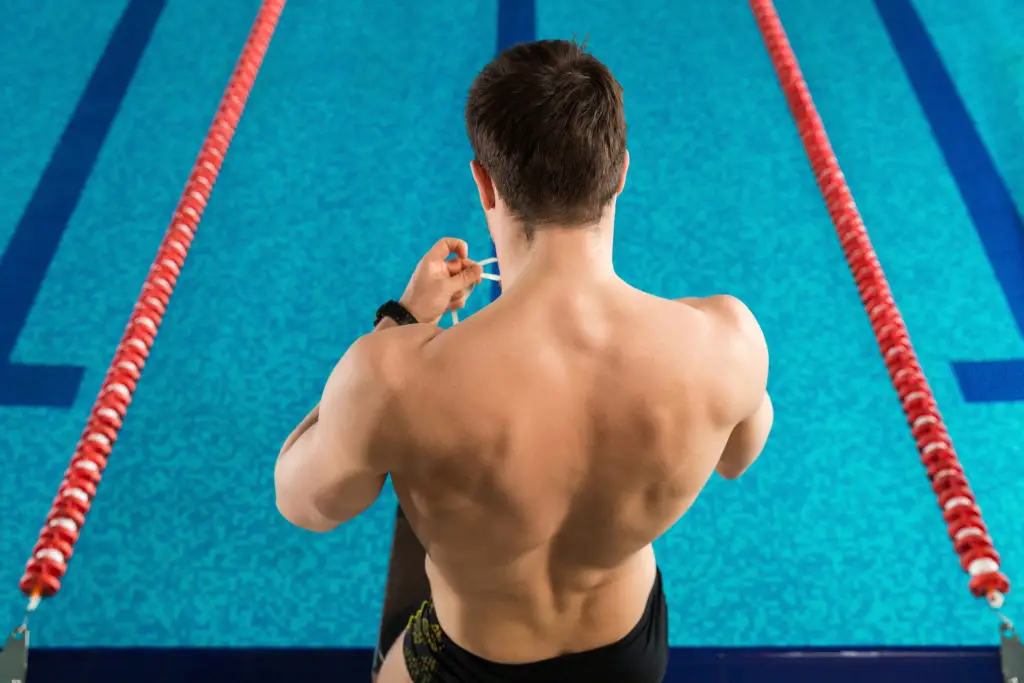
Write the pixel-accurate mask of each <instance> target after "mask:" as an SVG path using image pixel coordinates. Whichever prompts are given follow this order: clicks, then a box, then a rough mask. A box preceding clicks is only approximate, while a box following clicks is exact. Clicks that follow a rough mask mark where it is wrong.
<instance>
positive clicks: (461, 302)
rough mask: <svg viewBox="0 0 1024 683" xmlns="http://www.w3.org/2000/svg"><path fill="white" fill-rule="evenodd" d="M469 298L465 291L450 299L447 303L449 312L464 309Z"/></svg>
mask: <svg viewBox="0 0 1024 683" xmlns="http://www.w3.org/2000/svg"><path fill="white" fill-rule="evenodd" d="M468 298H469V293H468V292H467V291H466V290H462V291H461V292H459V293H458V294H456V295H455V296H453V297H452V298H451V300H450V301H449V302H448V310H449V311H457V310H459V309H462V308H465V307H466V300H467V299H468Z"/></svg>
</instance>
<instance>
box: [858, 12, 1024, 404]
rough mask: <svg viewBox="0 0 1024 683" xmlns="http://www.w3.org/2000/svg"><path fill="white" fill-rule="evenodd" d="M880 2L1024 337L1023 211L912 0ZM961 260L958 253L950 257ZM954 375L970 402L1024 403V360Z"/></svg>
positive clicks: (967, 366)
mask: <svg viewBox="0 0 1024 683" xmlns="http://www.w3.org/2000/svg"><path fill="white" fill-rule="evenodd" d="M874 3H875V7H876V8H877V9H878V14H879V15H880V16H881V18H882V21H883V23H884V24H885V28H886V30H887V31H888V32H889V39H890V40H891V41H892V44H893V46H894V47H895V48H896V53H897V54H898V55H899V58H900V61H901V62H903V68H904V69H905V70H906V72H907V76H908V77H909V78H910V83H911V85H912V86H913V88H914V92H916V93H917V99H918V101H920V103H921V107H922V108H923V109H924V113H925V117H926V118H927V119H928V123H929V125H930V126H931V129H932V134H933V135H934V136H935V140H936V142H938V144H939V148H940V149H941V150H942V155H943V156H944V157H945V158H946V164H947V165H948V166H949V170H950V173H951V174H952V176H953V180H954V181H955V182H956V184H957V187H959V188H960V196H961V197H962V198H963V201H964V204H965V205H966V207H967V211H968V212H969V213H970V216H971V221H972V222H973V223H974V229H975V230H976V231H977V233H978V238H979V239H980V240H981V244H982V247H983V248H984V249H985V254H986V255H987V256H988V260H989V261H990V262H991V263H992V270H993V271H994V272H995V276H996V280H997V281H998V282H999V286H1000V287H1002V289H1003V295H1004V296H1005V297H1006V301H1007V303H1008V304H1009V305H1010V311H1011V312H1012V313H1013V319H1014V321H1016V323H1017V329H1018V331H1020V333H1021V334H1022V335H1024V224H1022V221H1021V216H1020V212H1018V211H1017V207H1016V206H1014V203H1013V197H1012V195H1011V194H1010V191H1009V189H1007V187H1006V183H1005V182H1003V179H1002V177H1001V176H1000V175H999V171H998V169H997V168H996V165H995V162H994V161H993V160H992V156H991V155H990V154H989V153H988V149H986V147H985V143H984V142H983V141H982V139H981V136H980V135H979V134H978V130H977V128H975V126H974V122H973V121H972V120H971V116H970V114H969V113H968V112H967V107H966V106H965V105H964V102H963V100H962V99H961V98H960V95H959V93H958V92H957V90H956V86H955V85H954V84H953V79H952V78H951V77H950V75H949V72H948V71H947V70H946V67H945V65H944V64H943V63H942V58H941V57H940V56H939V52H938V50H936V49H935V45H934V44H933V43H932V41H931V38H930V37H929V35H928V31H927V29H925V26H924V22H922V21H921V18H920V17H919V16H918V14H917V12H916V11H915V10H914V6H913V4H911V0H874ZM1022 144H1024V143H1022ZM936 229H937V230H941V229H942V226H936ZM954 258H955V255H954V254H951V255H950V259H954ZM954 267H955V266H954ZM966 294H967V295H968V296H970V293H969V292H968V293H966ZM937 305H941V302H940V303H938V304H937ZM953 372H954V373H955V374H956V378H957V382H959V384H960V391H961V393H962V394H963V396H964V399H965V400H966V401H967V402H968V403H987V402H997V401H1024V359H1020V358H1018V359H1013V360H1000V361H970V362H955V363H953Z"/></svg>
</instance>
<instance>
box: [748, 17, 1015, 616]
mask: <svg viewBox="0 0 1024 683" xmlns="http://www.w3.org/2000/svg"><path fill="white" fill-rule="evenodd" d="M750 7H751V9H752V10H753V12H754V18H755V19H756V20H757V26H758V28H759V29H760V31H761V35H762V37H763V38H764V42H765V46H766V47H767V48H768V54H769V56H770V57H771V61H772V64H773V65H774V67H775V73H776V75H777V76H778V78H779V83H780V84H781V86H782V91H783V93H784V94H785V96H786V100H787V102H789V109H790V112H791V113H792V115H793V120H794V121H795V122H796V126H797V129H798V130H799V132H800V139H801V140H802V141H803V145H804V149H805V150H806V152H807V157H808V159H809V160H810V162H811V168H812V169H813V170H814V175H815V177H816V178H817V181H818V187H819V189H820V190H821V194H822V196H823V197H824V199H825V205H826V206H827V207H828V212H829V215H830V216H831V217H832V222H833V224H834V225H835V228H836V232H837V233H838V235H839V241H840V243H841V245H842V249H843V254H844V255H845V256H846V262H847V264H848V265H849V267H850V271H851V273H852V274H853V279H854V281H855V282H856V284H857V290H858V291H859V292H860V298H861V301H862V302H863V304H864V309H865V310H866V311H867V314H868V318H869V319H870V321H871V328H872V330H873V331H874V333H875V337H876V338H877V339H878V347H879V350H880V351H881V352H882V357H883V358H884V360H885V365H886V367H887V368H888V369H889V376H890V377H891V378H892V383H893V386H894V387H895V388H896V393H897V394H898V395H899V398H900V403H901V404H902V406H903V411H904V413H906V416H907V421H908V423H909V424H910V429H911V433H912V434H913V437H914V440H915V441H916V442H917V450H918V453H919V454H920V456H921V463H922V464H923V465H924V466H925V468H926V469H927V471H928V479H929V481H930V482H931V486H932V490H933V491H934V492H935V495H936V496H937V497H938V499H939V506H940V507H941V508H942V514H943V517H944V519H945V521H946V525H947V531H948V533H949V537H950V539H951V540H952V541H953V548H954V550H956V553H957V555H959V556H960V566H961V567H963V569H964V571H965V572H967V573H968V574H969V575H970V576H971V580H970V584H969V585H970V589H971V593H973V594H974V595H975V596H977V597H986V598H988V600H989V603H990V604H992V606H993V607H996V608H998V607H999V606H1001V604H1002V601H1003V596H1004V595H1005V594H1006V593H1008V592H1009V590H1010V582H1009V580H1008V579H1007V578H1006V576H1005V575H1004V574H1003V573H1002V572H1001V571H1000V560H999V554H998V553H997V552H996V550H995V548H994V547H993V545H992V538H991V537H990V536H989V534H988V528H987V527H986V526H985V523H984V522H983V521H982V518H981V509H980V508H979V507H978V504H977V502H976V500H975V497H974V493H972V492H971V488H970V486H969V485H968V483H967V477H966V476H965V475H964V470H963V467H962V466H961V464H960V460H959V458H958V457H957V455H956V451H955V450H954V449H953V442H952V440H951V439H950V436H949V432H948V431H947V430H946V425H945V424H944V423H943V421H942V415H941V414H940V413H939V409H938V406H937V405H936V402H935V396H934V394H933V393H932V390H931V387H930V386H928V381H927V379H926V378H925V375H924V371H923V370H922V369H921V364H920V363H919V362H918V359H917V354H916V353H914V348H913V346H912V345H911V343H910V333H909V332H908V331H907V326H906V324H905V323H904V322H903V317H902V316H901V315H900V312H899V309H897V307H896V303H895V300H894V299H893V294H892V290H891V289H890V288H889V282H888V280H886V277H885V273H884V272H883V271H882V266H881V265H880V264H879V262H878V256H877V254H876V253H875V250H874V247H872V246H871V240H870V239H869V238H868V233H867V229H866V228H865V227H864V221H863V219H862V218H861V215H860V212H859V211H858V210H857V206H856V204H855V203H854V201H853V195H852V194H851V192H850V188H849V186H848V185H847V183H846V180H845V178H844V176H843V171H842V169H841V168H840V167H839V162H838V161H837V159H836V155H835V153H834V152H833V150H832V145H831V143H830V142H829V139H828V135H827V134H826V132H825V126H824V124H823V123H822V120H821V117H820V116H819V115H818V111H817V109H816V108H815V106H814V101H813V100H812V99H811V93H810V91H809V90H808V87H807V81H805V80H804V77H803V74H802V73H801V72H800V65H799V64H798V62H797V59H796V55H795V54H794V52H793V48H792V46H791V45H790V44H789V39H788V38H787V37H786V31H785V29H784V28H783V26H782V21H781V20H780V19H779V15H778V13H777V12H776V10H775V6H774V5H773V3H772V0H750Z"/></svg>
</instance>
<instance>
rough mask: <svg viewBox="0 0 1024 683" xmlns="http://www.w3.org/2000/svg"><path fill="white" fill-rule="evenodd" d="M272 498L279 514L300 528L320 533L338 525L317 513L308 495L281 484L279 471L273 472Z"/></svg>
mask: <svg viewBox="0 0 1024 683" xmlns="http://www.w3.org/2000/svg"><path fill="white" fill-rule="evenodd" d="M274 498H275V502H276V505H277V511H278V512H279V513H280V514H281V516H282V517H284V518H285V520H287V521H288V522H289V523H290V524H293V525H294V526H297V527H299V528H300V529H305V530H306V531H312V532H315V533H318V534H322V533H326V532H328V531H331V530H333V529H334V528H335V527H337V526H338V523H337V522H332V521H330V520H328V519H326V518H324V516H323V515H321V514H319V513H317V511H316V509H315V507H314V505H313V503H312V501H311V500H309V499H308V497H305V496H302V495H299V494H297V493H296V492H295V491H290V490H289V489H288V487H287V486H285V485H283V482H282V480H281V477H280V472H275V473H274Z"/></svg>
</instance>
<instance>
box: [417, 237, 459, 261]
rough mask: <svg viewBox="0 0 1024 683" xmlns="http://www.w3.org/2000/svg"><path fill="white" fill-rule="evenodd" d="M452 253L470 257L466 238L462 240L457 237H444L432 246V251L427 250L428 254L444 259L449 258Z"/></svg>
mask: <svg viewBox="0 0 1024 683" xmlns="http://www.w3.org/2000/svg"><path fill="white" fill-rule="evenodd" d="M451 254H455V255H456V256H458V257H459V258H468V257H469V245H468V244H466V241H465V240H460V239H458V238H455V237H442V238H441V239H440V240H438V241H437V244H435V245H434V246H433V247H431V249H430V251H429V252H427V256H430V257H433V258H437V259H442V260H443V259H446V258H448V257H449V256H450V255H451Z"/></svg>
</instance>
